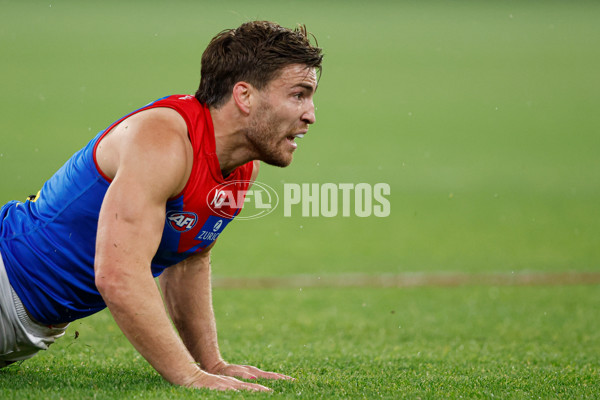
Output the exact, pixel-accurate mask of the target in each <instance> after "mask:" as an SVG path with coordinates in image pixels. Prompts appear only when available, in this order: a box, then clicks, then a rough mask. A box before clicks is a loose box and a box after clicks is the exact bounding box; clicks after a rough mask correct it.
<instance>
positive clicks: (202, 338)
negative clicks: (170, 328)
mask: <svg viewBox="0 0 600 400" xmlns="http://www.w3.org/2000/svg"><path fill="white" fill-rule="evenodd" d="M159 281H160V285H161V288H162V290H163V295H164V297H165V302H166V303H167V309H168V311H169V314H170V315H171V318H172V320H173V323H174V324H175V326H176V327H177V330H178V332H179V335H180V336H181V338H182V340H183V342H184V344H185V346H186V347H187V349H188V350H189V351H190V353H191V354H192V357H194V359H195V360H196V361H197V362H198V363H199V364H200V366H201V368H202V369H203V370H205V371H207V372H210V373H212V374H218V375H227V376H236V377H240V378H244V379H256V378H267V379H291V378H290V377H288V376H286V375H283V374H278V373H274V372H266V371H262V370H260V369H258V368H256V367H252V366H248V365H234V364H228V363H226V362H225V361H224V360H223V358H222V357H221V354H220V352H219V346H218V341H217V327H216V322H215V316H214V311H213V307H212V294H211V268H210V249H207V250H206V251H204V252H202V253H199V254H197V255H194V256H192V257H189V258H187V259H186V260H184V261H182V262H181V263H179V264H177V265H176V266H173V267H171V268H169V269H167V270H166V271H165V272H164V273H163V274H162V275H161V276H160V278H159Z"/></svg>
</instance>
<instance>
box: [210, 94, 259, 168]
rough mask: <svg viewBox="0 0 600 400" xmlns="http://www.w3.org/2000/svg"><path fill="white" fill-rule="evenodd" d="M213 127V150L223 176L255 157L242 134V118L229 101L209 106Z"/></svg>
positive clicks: (243, 122)
mask: <svg viewBox="0 0 600 400" xmlns="http://www.w3.org/2000/svg"><path fill="white" fill-rule="evenodd" d="M210 115H211V117H212V121H213V126H214V129H215V147H216V149H215V152H216V154H217V159H218V160H219V166H220V167H221V173H222V174H223V176H224V177H226V176H227V175H229V174H230V173H231V171H233V170H234V169H235V168H237V167H239V166H240V165H244V164H246V163H247V162H249V161H252V160H254V159H255V154H253V152H252V147H251V145H250V144H249V143H248V140H247V139H246V135H245V134H244V126H245V125H244V124H245V121H244V118H243V116H242V115H240V113H239V112H237V109H236V108H235V107H232V106H231V104H230V103H227V104H225V105H224V106H222V107H220V108H218V109H214V108H212V107H211V108H210Z"/></svg>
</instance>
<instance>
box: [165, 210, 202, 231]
mask: <svg viewBox="0 0 600 400" xmlns="http://www.w3.org/2000/svg"><path fill="white" fill-rule="evenodd" d="M167 222H168V223H169V226H170V227H171V228H173V229H174V230H176V231H177V232H180V233H183V232H187V231H189V230H190V229H192V228H193V227H194V226H196V222H198V216H197V215H196V214H194V213H193V212H187V211H169V212H168V213H167Z"/></svg>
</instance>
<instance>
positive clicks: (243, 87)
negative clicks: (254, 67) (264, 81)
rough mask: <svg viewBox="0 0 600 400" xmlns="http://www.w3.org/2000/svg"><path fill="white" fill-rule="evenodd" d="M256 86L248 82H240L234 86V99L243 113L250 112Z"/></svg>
mask: <svg viewBox="0 0 600 400" xmlns="http://www.w3.org/2000/svg"><path fill="white" fill-rule="evenodd" d="M253 90H254V88H253V87H252V85H250V84H249V83H247V82H243V81H241V82H238V83H236V84H235V85H234V86H233V93H232V97H233V101H234V102H235V104H236V105H237V107H238V109H239V110H240V111H241V112H242V113H243V114H246V115H248V114H250V108H251V97H252V91H253Z"/></svg>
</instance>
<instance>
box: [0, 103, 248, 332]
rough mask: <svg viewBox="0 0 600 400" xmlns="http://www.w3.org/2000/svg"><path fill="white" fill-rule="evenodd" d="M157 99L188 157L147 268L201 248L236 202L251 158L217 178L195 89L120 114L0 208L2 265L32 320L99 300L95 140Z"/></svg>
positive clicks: (155, 270) (83, 311)
mask: <svg viewBox="0 0 600 400" xmlns="http://www.w3.org/2000/svg"><path fill="white" fill-rule="evenodd" d="M157 107H167V108H172V109H174V110H176V111H177V112H178V113H179V114H180V115H181V116H182V117H183V119H184V120H185V122H186V124H187V128H188V136H189V139H190V142H191V144H192V148H193V151H194V162H193V166H192V171H191V174H190V178H189V180H188V182H187V183H186V185H185V188H184V189H183V191H182V192H181V193H180V194H179V195H178V196H176V197H175V198H172V199H170V200H168V201H167V203H166V209H165V225H164V229H163V235H162V240H161V242H160V245H159V247H158V249H157V252H156V254H155V256H154V258H153V260H152V264H151V270H152V274H153V275H154V276H158V275H160V274H161V273H162V272H163V271H164V269H165V268H167V267H170V266H172V265H174V264H177V263H178V262H180V261H182V260H184V259H185V258H187V257H189V256H190V255H192V254H194V253H196V252H200V251H202V250H204V249H206V248H207V247H208V246H210V245H211V244H212V243H213V242H214V241H215V240H216V239H217V238H218V237H219V235H220V234H221V233H222V232H223V229H224V228H225V227H226V226H227V224H228V223H229V222H231V220H232V219H233V218H234V217H235V216H236V215H237V214H238V213H239V211H240V210H241V205H242V204H243V198H244V195H245V192H246V190H247V189H248V186H249V183H250V179H251V175H252V169H253V163H252V162H249V163H247V164H244V165H242V166H240V167H238V168H236V169H235V170H234V171H233V172H232V173H231V174H229V175H228V176H227V178H223V176H222V173H221V169H220V166H219V160H218V159H217V155H216V153H215V137H214V128H213V125H212V119H211V116H210V112H209V110H208V108H207V107H205V106H203V105H202V104H200V103H199V102H198V101H197V100H196V98H195V97H193V96H189V95H174V96H168V97H165V98H162V99H159V100H157V101H155V102H153V103H150V104H148V105H147V106H145V107H142V108H140V109H139V110H136V111H134V112H133V113H131V114H129V115H127V116H125V117H123V118H121V119H120V120H118V121H116V122H115V123H113V124H112V125H111V126H109V127H108V128H107V129H105V130H104V131H102V132H100V133H99V134H98V135H97V136H96V137H95V138H93V139H92V140H91V141H90V142H89V143H88V144H87V146H85V147H84V148H83V149H81V150H80V151H78V152H77V153H75V154H74V155H73V156H72V157H71V158H70V159H69V160H68V161H67V163H66V164H65V165H64V166H62V167H61V168H60V169H59V170H58V171H57V172H56V173H55V174H54V175H53V176H52V177H51V178H50V179H49V180H48V181H47V182H46V183H45V184H44V185H43V187H42V189H41V190H40V193H39V194H38V196H37V197H36V199H35V200H33V201H30V200H28V201H25V202H24V203H22V202H17V201H12V202H9V203H7V204H6V205H4V206H3V207H2V209H0V253H1V254H2V258H3V261H4V264H5V267H6V272H7V274H8V278H9V281H10V283H11V285H12V287H13V288H14V290H15V292H17V294H18V295H19V297H20V299H21V301H22V302H23V304H24V305H25V308H26V309H27V310H28V311H29V312H30V313H31V315H32V316H33V318H35V319H36V320H37V321H40V322H43V323H46V324H56V323H61V322H69V321H73V320H75V319H79V318H83V317H85V316H87V315H90V314H93V313H95V312H97V311H100V310H101V309H103V308H105V307H106V305H105V303H104V301H103V299H102V296H101V295H100V293H99V292H98V289H97V288H96V285H95V283H94V282H95V278H94V255H95V247H96V231H97V228H98V215H99V213H100V207H101V205H102V201H103V199H104V195H105V194H106V191H107V189H108V187H109V186H110V182H111V180H110V178H109V177H107V176H106V175H104V174H103V173H102V171H101V170H100V169H99V168H98V166H97V163H96V160H95V151H96V147H97V145H98V143H99V142H100V141H101V140H102V138H103V137H104V135H106V133H108V132H110V130H111V129H112V128H113V127H115V126H116V125H117V124H119V123H120V122H121V121H123V120H124V119H125V118H127V117H129V116H131V115H133V114H135V113H137V112H140V111H143V110H147V109H150V108H157ZM221 188H226V190H227V196H228V197H230V198H234V199H241V200H242V201H241V202H240V201H238V202H227V201H223V195H224V192H223V190H221ZM131 201H135V195H132V200H131Z"/></svg>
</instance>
